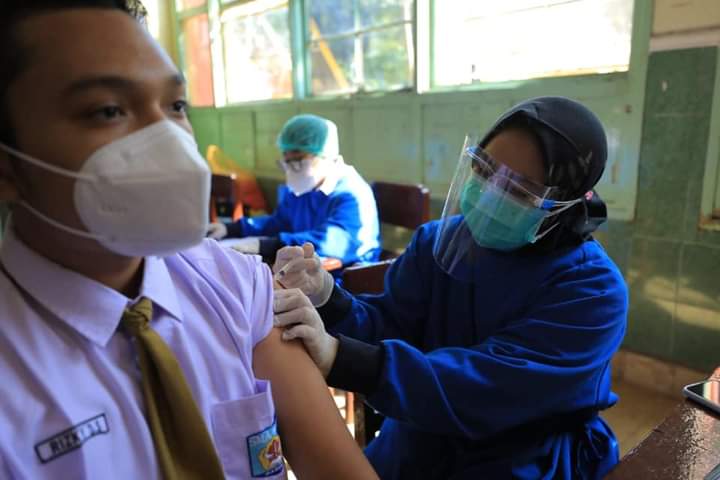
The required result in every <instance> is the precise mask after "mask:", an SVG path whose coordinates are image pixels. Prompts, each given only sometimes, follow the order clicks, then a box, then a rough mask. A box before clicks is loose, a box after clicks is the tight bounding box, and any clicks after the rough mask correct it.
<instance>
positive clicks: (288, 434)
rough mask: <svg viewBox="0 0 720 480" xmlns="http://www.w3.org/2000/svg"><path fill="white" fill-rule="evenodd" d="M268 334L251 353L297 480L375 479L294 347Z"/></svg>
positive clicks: (295, 343) (308, 362)
mask: <svg viewBox="0 0 720 480" xmlns="http://www.w3.org/2000/svg"><path fill="white" fill-rule="evenodd" d="M280 336H281V332H280V331H279V330H278V329H273V330H272V331H271V332H270V334H269V335H267V337H265V339H263V340H262V341H261V342H260V343H258V344H257V345H256V346H255V349H254V351H253V369H254V371H255V376H256V377H258V378H263V379H268V380H270V382H271V385H272V394H273V401H274V403H275V408H276V412H277V418H278V425H279V427H280V433H281V437H282V442H283V448H284V450H285V454H286V456H287V458H288V461H289V462H290V465H291V466H292V468H293V470H294V471H295V472H296V473H297V475H298V477H299V478H301V479H302V478H343V479H365V478H377V476H376V475H375V472H374V471H373V470H372V467H370V464H369V463H368V461H367V460H366V458H365V456H364V455H363V453H362V451H361V450H360V448H359V447H358V446H357V444H356V443H355V441H354V440H353V438H352V437H351V436H350V433H349V432H348V430H347V428H346V427H345V424H344V422H343V420H342V418H341V417H340V413H339V412H338V410H337V407H336V406H335V402H334V401H333V399H332V397H331V396H330V395H329V393H328V389H327V385H326V384H325V380H324V379H323V378H322V376H321V375H320V372H319V370H318V369H317V368H316V367H315V364H314V363H313V362H312V360H311V359H310V357H309V356H308V354H307V352H305V350H304V348H303V347H302V344H301V343H300V342H299V341H293V342H284V341H283V340H282V339H281V338H280Z"/></svg>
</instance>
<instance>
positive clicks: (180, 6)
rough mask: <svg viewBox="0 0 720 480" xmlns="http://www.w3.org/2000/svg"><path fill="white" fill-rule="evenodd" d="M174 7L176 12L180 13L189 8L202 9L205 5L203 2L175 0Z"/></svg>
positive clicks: (199, 0)
mask: <svg viewBox="0 0 720 480" xmlns="http://www.w3.org/2000/svg"><path fill="white" fill-rule="evenodd" d="M175 5H176V8H177V10H178V11H182V10H187V9H189V8H195V7H202V6H204V5H205V0H175Z"/></svg>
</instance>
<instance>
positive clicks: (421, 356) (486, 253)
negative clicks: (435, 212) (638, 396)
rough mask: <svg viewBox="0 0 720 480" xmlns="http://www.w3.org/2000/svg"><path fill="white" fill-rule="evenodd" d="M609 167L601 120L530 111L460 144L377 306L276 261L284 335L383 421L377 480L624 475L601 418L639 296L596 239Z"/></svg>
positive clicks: (289, 251)
mask: <svg viewBox="0 0 720 480" xmlns="http://www.w3.org/2000/svg"><path fill="white" fill-rule="evenodd" d="M606 158H607V142H606V137H605V133H604V130H603V127H602V125H601V123H600V121H599V120H598V119H597V117H596V116H595V115H594V114H593V113H592V112H591V111H590V110H588V109H587V108H586V107H584V106H583V105H581V104H579V103H577V102H575V101H572V100H569V99H566V98H561V97H541V98H536V99H531V100H528V101H526V102H523V103H521V104H519V105H517V106H515V107H513V108H512V109H511V110H509V111H508V112H507V113H505V114H504V115H502V117H501V118H500V119H499V120H498V121H497V123H496V124H495V125H494V126H493V127H492V128H491V130H490V131H489V133H487V135H485V136H484V137H482V138H480V139H479V140H477V141H472V140H470V141H468V142H466V144H465V148H464V149H463V153H462V155H461V158H460V162H459V165H458V168H457V172H456V174H455V177H454V179H453V182H452V184H451V187H450V191H449V193H448V197H447V200H446V204H445V209H444V213H443V217H442V219H440V220H438V221H433V222H430V223H428V224H426V225H423V226H422V227H421V228H419V229H418V231H417V232H416V233H415V235H414V237H413V239H412V241H411V242H410V244H409V245H408V247H407V250H406V251H405V253H404V254H403V255H402V256H401V257H400V258H398V259H397V260H396V261H395V263H394V264H393V265H392V267H391V268H390V269H389V271H388V273H387V275H386V278H385V290H384V293H383V294H381V295H358V296H355V297H354V296H352V295H351V294H349V293H348V292H346V291H345V290H343V289H342V288H341V287H340V286H338V285H334V284H332V283H330V282H328V281H327V278H326V277H327V274H326V273H324V272H322V271H321V270H320V269H319V268H318V266H317V258H315V256H314V255H313V253H312V248H311V247H310V246H309V245H308V246H305V247H304V248H296V247H293V248H286V249H283V250H281V251H279V252H278V260H277V263H276V265H275V267H274V270H275V272H276V273H275V278H276V279H278V280H279V281H280V284H281V285H282V286H283V287H286V288H288V290H276V292H275V294H276V298H275V312H276V314H275V324H276V326H281V327H285V328H286V331H285V332H284V334H283V338H284V339H286V340H287V339H291V338H302V339H303V341H304V343H305V346H306V348H307V349H308V351H309V352H310V354H311V356H312V357H313V359H314V360H315V362H316V364H317V365H318V366H319V368H320V369H321V371H322V372H323V373H324V374H325V375H326V378H327V381H328V384H329V385H332V386H335V387H339V388H343V389H347V390H352V391H357V392H362V393H363V394H365V395H366V396H367V401H368V403H369V404H370V405H371V406H372V407H374V408H375V409H376V410H378V411H379V412H381V413H382V414H383V415H385V417H386V419H385V421H384V423H383V425H382V428H381V430H380V433H379V435H378V436H377V438H375V439H374V440H373V441H372V442H371V443H370V444H369V446H368V447H367V449H366V455H367V456H368V458H369V460H370V461H371V463H372V464H373V466H374V467H375V469H376V470H377V472H378V474H379V475H380V477H381V478H383V479H418V478H422V479H466V478H473V479H474V478H493V479H494V478H503V479H504V478H523V479H525V478H527V479H537V478H562V479H569V478H593V479H594V478H601V477H603V476H604V475H605V474H606V473H607V472H608V471H609V470H610V469H611V468H612V467H613V465H615V464H616V463H617V461H618V445H617V441H616V439H615V435H614V434H613V432H612V430H611V429H610V427H609V426H608V424H607V423H606V422H605V421H604V420H603V419H602V418H601V417H600V416H599V412H600V411H602V410H604V409H606V408H608V407H611V406H612V405H613V404H615V403H616V402H617V400H618V397H617V395H615V394H614V393H612V392H611V390H610V381H611V375H610V360H611V358H612V356H613V354H614V353H615V352H616V351H617V349H618V348H619V347H620V343H621V341H622V338H623V335H624V333H625V328H626V321H627V310H628V292H627V287H626V284H625V282H624V280H623V277H622V274H621V273H620V271H619V270H618V268H617V267H616V266H615V264H614V263H613V262H612V260H611V259H610V258H609V257H608V255H607V254H606V253H605V251H604V250H603V248H602V247H601V246H600V244H599V243H598V242H597V241H595V240H594V239H593V238H592V232H593V231H594V230H595V229H596V228H597V227H598V226H599V225H600V224H601V223H603V222H604V221H605V220H606V207H605V204H604V203H603V202H602V200H601V199H600V197H599V196H598V195H597V193H595V192H594V191H593V187H594V186H595V185H596V183H597V182H598V181H599V179H600V177H601V175H602V173H603V170H604V168H605V163H606ZM305 295H308V296H305ZM308 297H309V298H308ZM311 302H312V304H313V305H315V306H316V307H318V310H317V311H316V310H314V309H312V308H307V307H308V306H310V305H311ZM318 312H319V313H318ZM326 329H327V332H329V333H327V332H326Z"/></svg>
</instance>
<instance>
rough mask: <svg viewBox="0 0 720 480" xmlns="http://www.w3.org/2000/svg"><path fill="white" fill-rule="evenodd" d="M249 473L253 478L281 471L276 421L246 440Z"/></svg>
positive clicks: (280, 453)
mask: <svg viewBox="0 0 720 480" xmlns="http://www.w3.org/2000/svg"><path fill="white" fill-rule="evenodd" d="M247 447H248V458H250V473H251V474H252V476H253V478H262V477H270V476H273V475H277V474H278V473H280V472H282V471H283V468H285V464H284V463H283V455H282V446H281V444H280V437H279V436H278V433H277V419H276V420H273V423H272V425H270V426H269V427H267V428H266V429H265V430H263V431H261V432H258V433H254V434H252V435H250V436H249V437H248V438H247Z"/></svg>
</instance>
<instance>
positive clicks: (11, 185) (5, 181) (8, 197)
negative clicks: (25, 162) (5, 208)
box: [0, 151, 20, 203]
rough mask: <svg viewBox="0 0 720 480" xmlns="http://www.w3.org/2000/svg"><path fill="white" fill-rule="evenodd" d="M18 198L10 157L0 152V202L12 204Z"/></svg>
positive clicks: (17, 187)
mask: <svg viewBox="0 0 720 480" xmlns="http://www.w3.org/2000/svg"><path fill="white" fill-rule="evenodd" d="M19 198H20V190H19V186H18V176H17V173H16V169H15V168H13V165H12V160H11V159H10V155H8V154H7V153H5V152H2V151H0V202H3V203H5V202H8V203H14V202H16V201H17V200H18V199H19Z"/></svg>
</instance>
